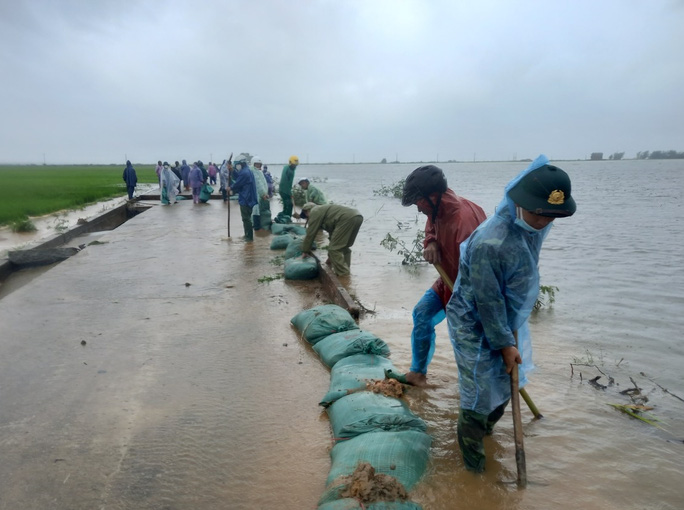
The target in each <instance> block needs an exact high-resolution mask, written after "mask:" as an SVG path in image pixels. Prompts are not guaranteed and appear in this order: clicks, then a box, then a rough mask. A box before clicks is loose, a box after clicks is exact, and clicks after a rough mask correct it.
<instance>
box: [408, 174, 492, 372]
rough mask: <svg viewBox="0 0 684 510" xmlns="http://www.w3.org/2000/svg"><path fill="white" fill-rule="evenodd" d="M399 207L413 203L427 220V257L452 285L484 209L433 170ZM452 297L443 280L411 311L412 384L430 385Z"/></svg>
mask: <svg viewBox="0 0 684 510" xmlns="http://www.w3.org/2000/svg"><path fill="white" fill-rule="evenodd" d="M401 204H402V205H403V206H405V207H408V206H411V205H414V204H415V205H416V206H417V207H418V211H420V212H421V213H423V214H424V215H426V216H427V221H426V222H425V239H424V240H423V258H424V259H425V260H426V261H427V262H428V263H430V264H440V265H441V266H442V268H443V269H444V271H445V272H446V274H447V276H448V277H449V279H450V280H451V282H452V283H453V281H454V280H455V279H456V275H457V274H458V259H459V255H460V250H459V245H460V244H461V243H462V242H463V241H465V240H466V239H467V238H468V236H469V235H470V234H471V233H472V232H473V230H475V228H477V226H478V225H479V224H480V223H482V222H483V221H484V220H485V219H486V218H487V215H486V214H485V212H484V211H483V210H482V208H481V207H480V206H478V205H476V204H475V203H473V202H471V201H469V200H466V199H465V198H463V197H459V196H458V195H456V193H454V192H453V191H452V190H451V189H450V188H449V187H447V180H446V177H445V176H444V172H442V169H441V168H439V167H436V166H434V165H426V166H421V167H418V168H416V169H415V170H414V171H413V172H411V173H410V174H409V175H408V177H407V178H406V181H405V182H404V190H403V196H402V199H401ZM449 298H451V289H450V288H449V287H448V286H447V285H446V283H445V282H444V280H442V277H441V276H440V277H439V278H437V280H436V281H435V283H433V284H432V287H430V288H429V289H428V290H427V292H425V294H424V295H423V297H422V298H420V300H419V301H418V303H417V304H416V306H415V307H414V308H413V332H412V333H411V350H412V361H411V371H410V372H408V373H407V374H406V382H408V383H409V384H413V385H415V386H425V385H426V384H427V367H428V365H429V364H430V361H431V360H432V355H433V353H434V352H435V338H436V334H435V326H436V325H437V324H439V323H440V322H442V321H443V320H444V317H445V315H444V310H445V308H446V305H447V303H448V302H449Z"/></svg>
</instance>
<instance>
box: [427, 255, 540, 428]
mask: <svg viewBox="0 0 684 510" xmlns="http://www.w3.org/2000/svg"><path fill="white" fill-rule="evenodd" d="M434 266H435V269H436V270H437V272H438V273H439V276H441V277H442V281H443V282H444V284H445V285H446V286H447V287H449V289H450V290H451V291H453V290H454V282H452V281H451V278H449V275H448V274H447V273H446V271H445V270H444V268H443V267H442V265H441V264H440V263H436V264H434ZM520 395H521V396H522V398H523V400H524V401H525V403H526V404H527V407H529V408H530V411H532V414H534V417H535V418H537V419H540V418H543V417H544V416H543V415H542V414H541V413H540V412H539V409H538V408H537V406H536V405H535V404H534V402H533V401H532V397H530V395H529V394H528V393H527V390H526V389H525V388H520Z"/></svg>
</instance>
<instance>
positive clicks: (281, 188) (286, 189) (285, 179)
mask: <svg viewBox="0 0 684 510" xmlns="http://www.w3.org/2000/svg"><path fill="white" fill-rule="evenodd" d="M297 165H299V158H298V157H297V156H290V161H289V162H288V164H287V165H285V166H284V167H283V172H282V174H281V175H280V184H279V185H278V193H280V198H282V199H283V210H282V211H281V212H279V213H278V216H276V217H275V220H273V221H275V222H276V223H291V222H292V218H291V216H292V183H293V182H294V176H295V170H297Z"/></svg>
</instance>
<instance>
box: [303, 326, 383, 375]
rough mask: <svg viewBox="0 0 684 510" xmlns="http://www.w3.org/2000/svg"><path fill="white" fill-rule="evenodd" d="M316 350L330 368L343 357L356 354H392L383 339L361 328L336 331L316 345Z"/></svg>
mask: <svg viewBox="0 0 684 510" xmlns="http://www.w3.org/2000/svg"><path fill="white" fill-rule="evenodd" d="M314 351H316V352H317V353H318V355H319V356H320V357H321V361H323V363H325V364H326V365H328V366H329V367H330V368H332V367H333V366H334V365H335V363H337V362H338V361H339V360H341V359H342V358H347V357H349V356H353V355H354V354H377V355H378V356H384V357H388V356H389V355H390V349H389V347H388V346H387V344H386V343H385V342H384V341H383V340H381V339H379V338H378V337H377V336H375V335H374V334H373V333H370V332H368V331H362V330H360V329H355V330H352V331H343V332H341V333H334V334H332V335H330V336H328V337H326V338H324V339H323V340H321V341H320V342H318V343H317V344H316V345H314Z"/></svg>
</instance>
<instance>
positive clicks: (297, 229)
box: [271, 223, 306, 236]
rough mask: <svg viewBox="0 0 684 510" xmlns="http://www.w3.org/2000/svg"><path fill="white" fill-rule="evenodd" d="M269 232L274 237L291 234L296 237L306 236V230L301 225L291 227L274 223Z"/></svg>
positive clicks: (291, 225) (289, 224)
mask: <svg viewBox="0 0 684 510" xmlns="http://www.w3.org/2000/svg"><path fill="white" fill-rule="evenodd" d="M271 232H272V233H273V234H274V235H280V234H285V233H291V234H295V235H298V236H303V235H306V228H305V227H303V226H301V225H293V224H292V223H274V224H273V225H272V226H271Z"/></svg>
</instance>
